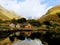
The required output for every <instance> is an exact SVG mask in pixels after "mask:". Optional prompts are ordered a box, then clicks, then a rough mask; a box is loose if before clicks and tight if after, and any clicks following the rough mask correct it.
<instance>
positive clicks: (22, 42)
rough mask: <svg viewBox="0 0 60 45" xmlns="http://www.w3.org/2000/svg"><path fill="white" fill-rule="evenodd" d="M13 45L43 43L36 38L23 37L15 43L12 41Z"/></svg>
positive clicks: (39, 44)
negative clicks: (23, 38)
mask: <svg viewBox="0 0 60 45" xmlns="http://www.w3.org/2000/svg"><path fill="white" fill-rule="evenodd" d="M13 45H44V44H42V42H41V41H40V40H38V39H34V40H31V39H29V40H28V39H25V40H23V41H18V42H16V43H14V44H13Z"/></svg>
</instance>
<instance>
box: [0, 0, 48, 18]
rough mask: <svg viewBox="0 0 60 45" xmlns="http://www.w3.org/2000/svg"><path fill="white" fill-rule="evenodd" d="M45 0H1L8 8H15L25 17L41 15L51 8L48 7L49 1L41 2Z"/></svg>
mask: <svg viewBox="0 0 60 45" xmlns="http://www.w3.org/2000/svg"><path fill="white" fill-rule="evenodd" d="M43 1H44V0H23V1H22V0H4V1H3V0H0V4H1V5H2V6H3V7H5V8H6V9H8V10H13V11H15V12H16V13H18V14H20V15H22V16H25V17H30V16H31V17H41V16H42V15H43V14H45V13H46V11H47V9H48V8H49V7H48V8H47V3H45V4H42V3H41V2H43ZM17 2H18V3H17Z"/></svg>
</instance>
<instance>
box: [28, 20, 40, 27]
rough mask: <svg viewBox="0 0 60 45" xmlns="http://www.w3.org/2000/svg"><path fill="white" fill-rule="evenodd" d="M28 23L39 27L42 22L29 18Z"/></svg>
mask: <svg viewBox="0 0 60 45" xmlns="http://www.w3.org/2000/svg"><path fill="white" fill-rule="evenodd" d="M28 23H30V24H32V25H33V26H37V27H39V26H41V24H40V22H39V21H37V20H35V19H30V20H28Z"/></svg>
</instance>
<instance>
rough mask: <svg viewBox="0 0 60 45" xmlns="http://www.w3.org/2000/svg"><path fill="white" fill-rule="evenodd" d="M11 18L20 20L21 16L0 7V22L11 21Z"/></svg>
mask: <svg viewBox="0 0 60 45" xmlns="http://www.w3.org/2000/svg"><path fill="white" fill-rule="evenodd" d="M13 18H15V19H18V18H22V16H19V15H18V14H16V13H15V12H13V11H9V10H7V9H5V8H3V7H2V6H1V5H0V19H2V20H11V19H13Z"/></svg>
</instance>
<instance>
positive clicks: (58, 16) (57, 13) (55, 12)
mask: <svg viewBox="0 0 60 45" xmlns="http://www.w3.org/2000/svg"><path fill="white" fill-rule="evenodd" d="M38 20H39V21H40V23H43V22H44V21H49V22H58V23H60V5H57V6H54V7H52V8H51V9H49V10H48V12H47V13H46V14H45V15H43V16H42V17H41V18H39V19H38Z"/></svg>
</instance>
